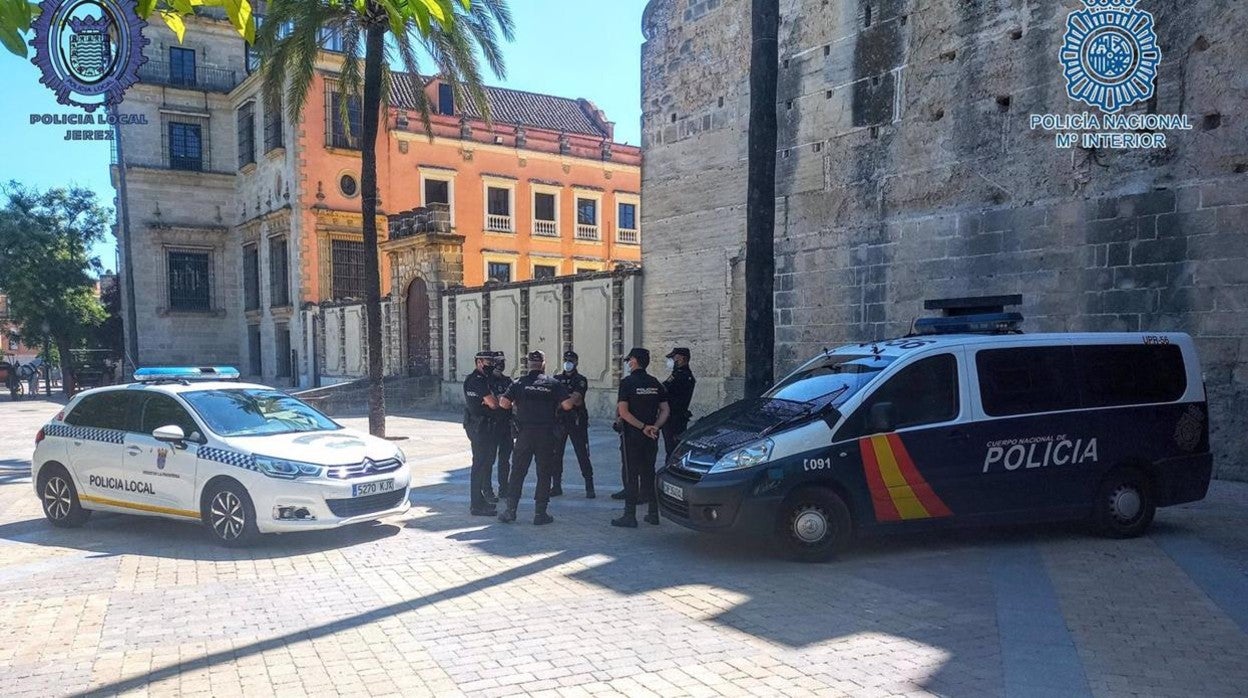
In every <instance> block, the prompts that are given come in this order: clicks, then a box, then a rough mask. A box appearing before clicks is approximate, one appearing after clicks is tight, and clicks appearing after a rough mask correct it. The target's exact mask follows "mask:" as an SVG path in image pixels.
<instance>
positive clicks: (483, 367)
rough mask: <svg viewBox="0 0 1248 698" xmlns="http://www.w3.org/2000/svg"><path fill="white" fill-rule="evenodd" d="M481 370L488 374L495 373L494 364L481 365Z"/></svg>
mask: <svg viewBox="0 0 1248 698" xmlns="http://www.w3.org/2000/svg"><path fill="white" fill-rule="evenodd" d="M481 370H482V371H485V372H486V373H492V372H493V371H494V364H481Z"/></svg>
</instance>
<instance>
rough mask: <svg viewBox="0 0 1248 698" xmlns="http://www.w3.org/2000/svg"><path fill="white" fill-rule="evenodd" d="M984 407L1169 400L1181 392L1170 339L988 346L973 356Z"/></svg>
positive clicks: (1182, 369)
mask: <svg viewBox="0 0 1248 698" xmlns="http://www.w3.org/2000/svg"><path fill="white" fill-rule="evenodd" d="M975 364H976V367H977V368H978V370H979V391H980V400H981V402H982V403H983V406H984V412H985V413H986V414H988V415H989V416H992V417H1005V416H1012V415H1020V414H1036V413H1041V412H1060V411H1062V410H1074V409H1088V408H1098V407H1122V406H1126V405H1147V404H1153V403H1164V402H1174V401H1175V400H1178V399H1179V398H1181V397H1182V396H1183V393H1184V392H1186V391H1187V367H1186V366H1185V365H1184V364H1183V352H1182V350H1180V349H1179V347H1177V346H1175V345H1173V344H1165V345H1153V344H1105V345H1080V346H1073V347H1072V346H1064V347H1019V348H1010V349H988V350H984V351H980V352H978V353H977V354H976V355H975Z"/></svg>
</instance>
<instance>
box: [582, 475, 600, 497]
mask: <svg viewBox="0 0 1248 698" xmlns="http://www.w3.org/2000/svg"><path fill="white" fill-rule="evenodd" d="M597 496H598V495H597V494H596V493H595V492H594V478H592V477H587V478H585V499H594V498H595V497H597Z"/></svg>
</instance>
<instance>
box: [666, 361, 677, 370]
mask: <svg viewBox="0 0 1248 698" xmlns="http://www.w3.org/2000/svg"><path fill="white" fill-rule="evenodd" d="M673 368H676V359H668V360H667V370H669V371H670V370H672V369H673Z"/></svg>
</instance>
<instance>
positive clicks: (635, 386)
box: [611, 347, 670, 528]
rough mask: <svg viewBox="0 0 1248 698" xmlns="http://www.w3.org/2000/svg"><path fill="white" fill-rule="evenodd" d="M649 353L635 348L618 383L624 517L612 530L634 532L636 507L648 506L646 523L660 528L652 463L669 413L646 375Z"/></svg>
mask: <svg viewBox="0 0 1248 698" xmlns="http://www.w3.org/2000/svg"><path fill="white" fill-rule="evenodd" d="M649 365H650V352H649V351H648V350H646V349H643V348H640V347H636V348H634V349H633V350H632V351H630V352H629V353H628V356H626V357H625V358H624V372H625V374H626V375H625V376H624V378H623V379H621V380H620V390H619V395H618V397H617V402H616V410H617V412H618V414H619V417H620V421H621V422H622V424H621V429H622V430H623V432H622V434H621V440H622V442H623V453H624V515H623V516H621V517H620V518H618V519H612V520H611V525H612V526H620V527H623V528H637V505H638V503H639V502H640V501H643V500H642V495H643V493H644V494H645V496H646V497H647V498H646V499H645V500H644V501H645V502H646V504H647V505H648V511H647V513H646V517H645V520H646V523H649V524H654V525H656V526H657V525H658V524H659V503H658V497H657V496H656V495H655V491H654V460H655V458H656V457H657V456H658V453H659V441H658V439H659V431H660V430H661V429H662V428H663V425H664V424H665V423H666V422H667V418H668V416H669V414H670V409H669V407H668V404H667V391H666V390H665V389H664V388H663V384H662V383H660V382H659V380H658V379H657V378H655V377H654V376H652V375H650V374H649V373H646V367H647V366H649Z"/></svg>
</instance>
